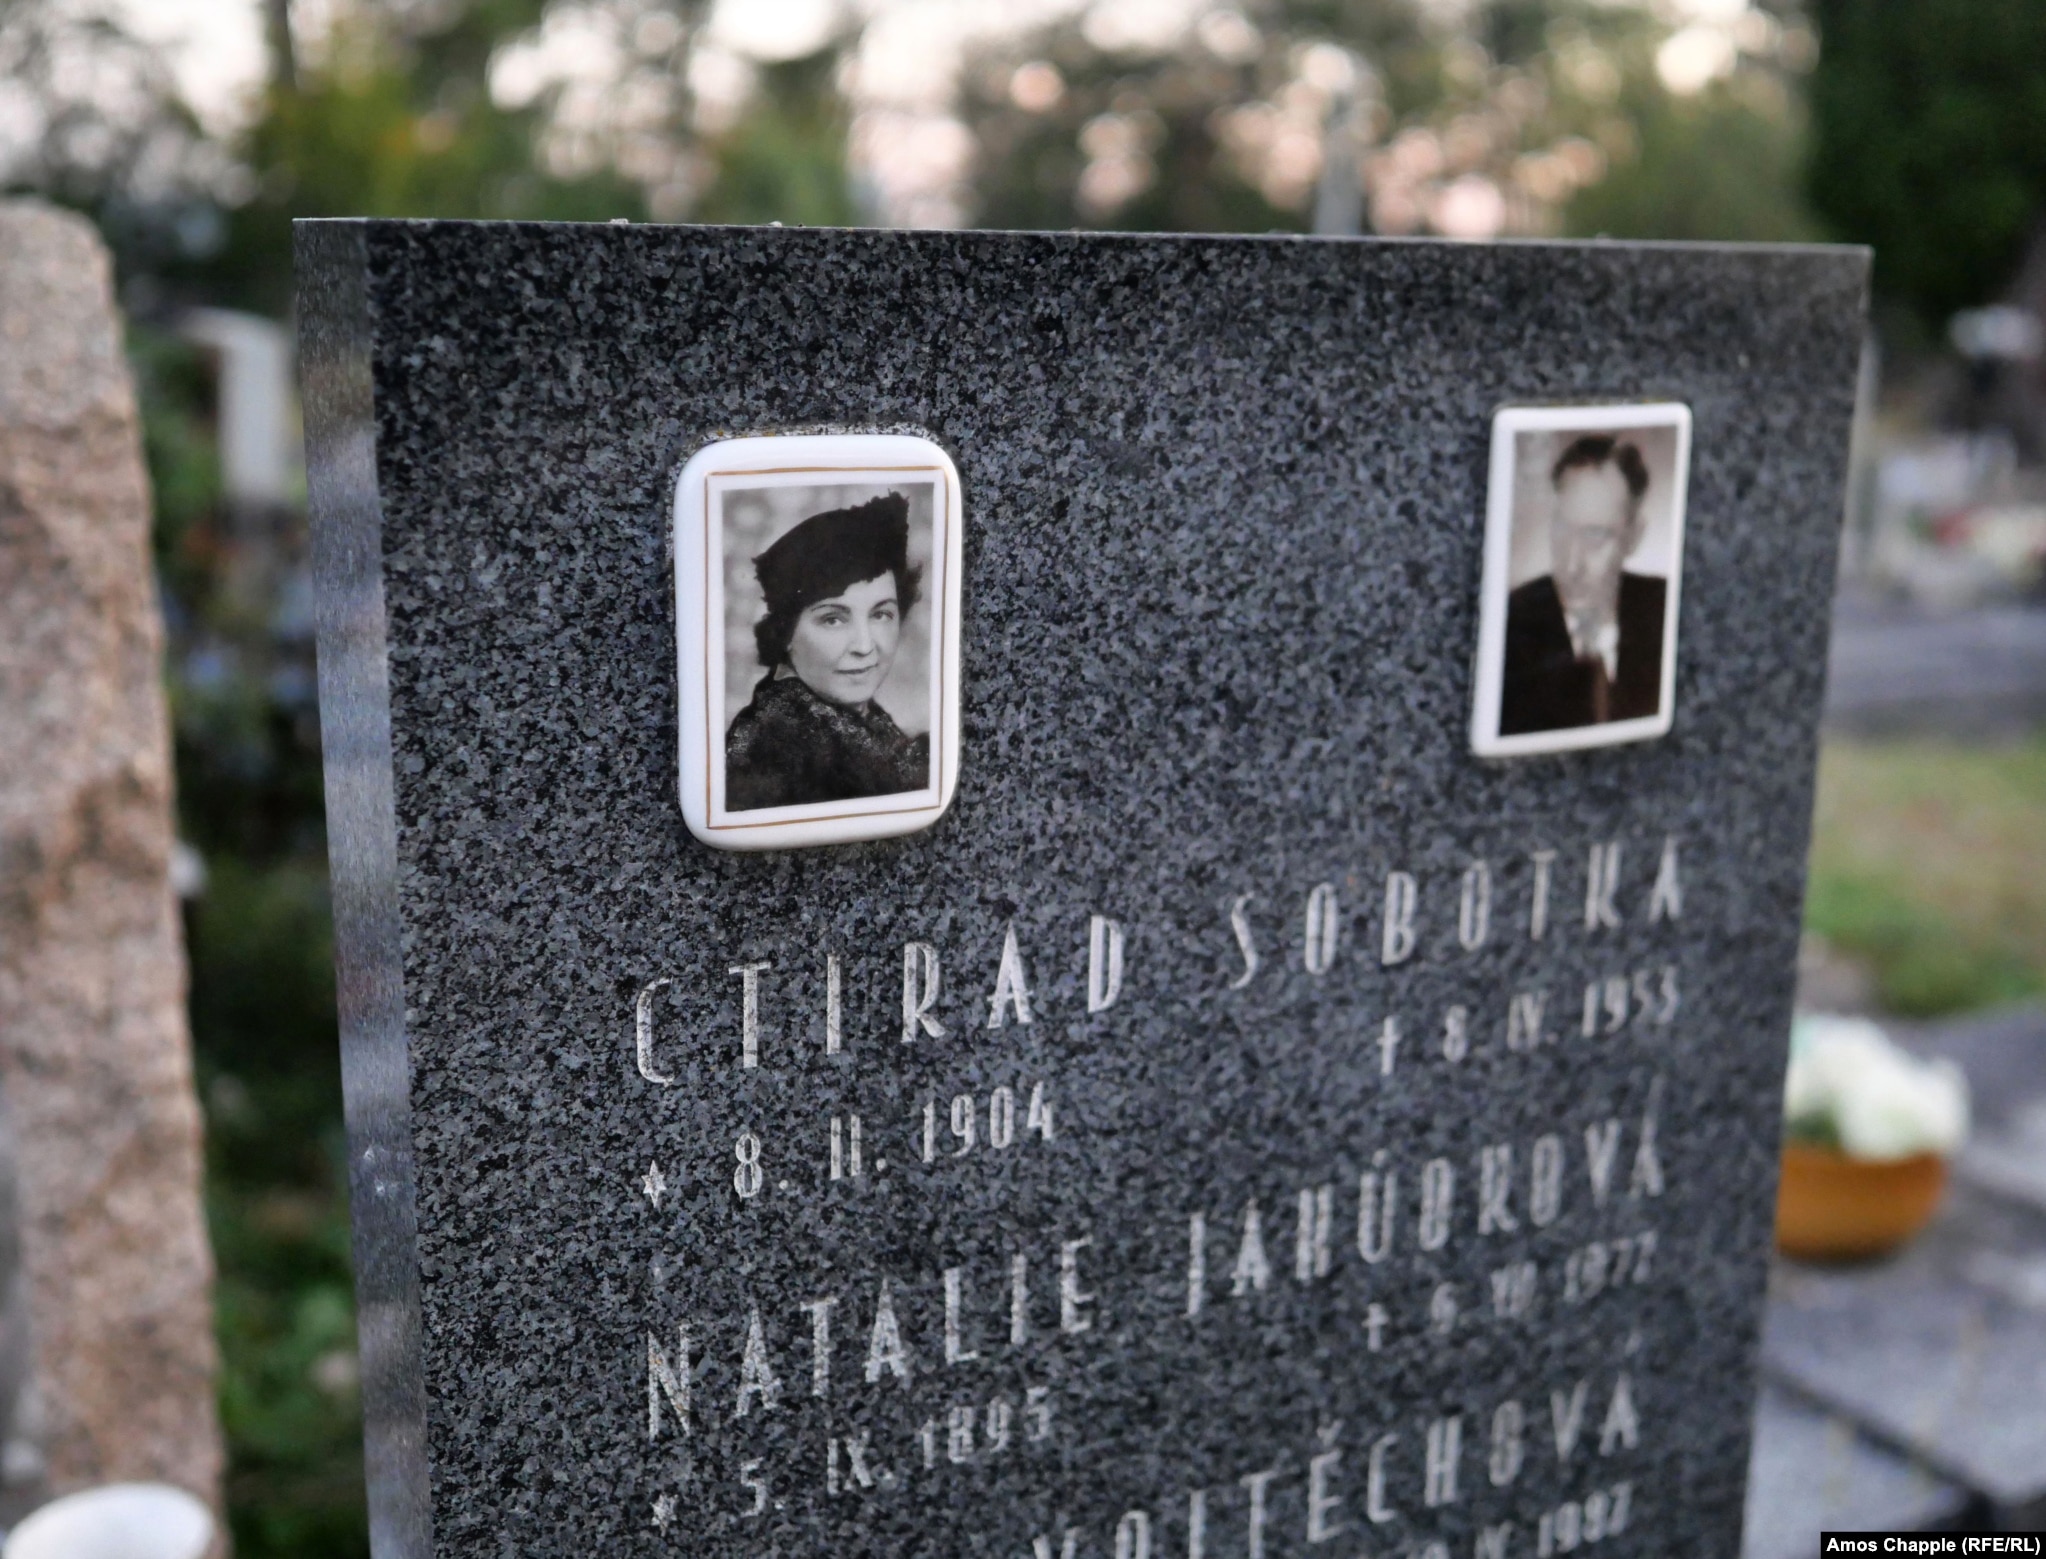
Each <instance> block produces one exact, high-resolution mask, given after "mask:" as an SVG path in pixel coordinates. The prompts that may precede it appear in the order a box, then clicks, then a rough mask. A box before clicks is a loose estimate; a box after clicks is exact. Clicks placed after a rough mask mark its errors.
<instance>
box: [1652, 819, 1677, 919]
mask: <svg viewBox="0 0 2046 1559" xmlns="http://www.w3.org/2000/svg"><path fill="white" fill-rule="evenodd" d="M1683 913H1684V888H1683V884H1682V883H1681V882H1679V881H1678V880H1677V840H1676V835H1674V834H1671V835H1670V836H1668V837H1667V838H1665V839H1664V840H1663V842H1662V861H1661V863H1660V864H1658V865H1657V866H1656V868H1655V886H1654V887H1653V888H1651V889H1650V890H1649V893H1648V923H1649V924H1650V925H1654V924H1655V923H1656V922H1657V921H1658V920H1677V919H1680V918H1682V916H1683Z"/></svg>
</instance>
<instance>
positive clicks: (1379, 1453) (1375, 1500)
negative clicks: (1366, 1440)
mask: <svg viewBox="0 0 2046 1559" xmlns="http://www.w3.org/2000/svg"><path fill="white" fill-rule="evenodd" d="M1399 1439H1400V1437H1399V1436H1398V1435H1396V1434H1388V1435H1380V1436H1379V1437H1378V1438H1377V1439H1376V1440H1374V1441H1372V1443H1371V1455H1370V1457H1369V1458H1368V1459H1367V1460H1366V1462H1365V1466H1364V1516H1365V1519H1366V1520H1368V1521H1369V1522H1370V1523H1371V1524H1372V1525H1373V1526H1381V1527H1382V1526H1384V1525H1385V1524H1386V1522H1388V1521H1397V1520H1399V1517H1400V1513H1399V1512H1398V1511H1397V1510H1395V1509H1393V1507H1392V1506H1391V1505H1389V1504H1387V1503H1386V1500H1385V1458H1386V1457H1387V1455H1389V1454H1390V1453H1391V1451H1392V1448H1393V1447H1394V1446H1395V1445H1398V1444H1399Z"/></svg>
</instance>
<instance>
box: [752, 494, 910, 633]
mask: <svg viewBox="0 0 2046 1559" xmlns="http://www.w3.org/2000/svg"><path fill="white" fill-rule="evenodd" d="M753 573H754V576H755V577H756V578H757V579H759V581H760V590H761V593H762V594H763V595H765V596H766V597H767V615H766V616H765V617H764V618H762V619H761V620H760V622H759V623H757V624H756V625H755V626H754V629H753V637H754V643H755V645H756V646H757V648H758V649H759V652H760V663H761V664H762V665H763V666H774V665H778V664H779V663H780V662H781V659H782V657H783V656H784V655H785V654H787V653H788V647H789V635H790V634H791V633H792V632H793V631H794V629H795V624H796V619H797V618H798V617H799V616H801V615H802V613H803V609H804V608H805V607H809V606H814V605H816V604H817V603H818V602H819V601H828V600H830V599H831V597H833V596H835V595H837V594H839V593H840V592H841V591H843V590H845V589H846V588H848V587H849V586H852V585H856V584H858V583H859V582H860V581H861V580H863V579H873V578H875V577H876V576H877V575H881V574H893V575H894V576H895V589H896V604H897V606H898V607H899V608H900V609H901V610H902V611H903V612H904V613H905V614H906V613H907V612H908V611H909V609H910V607H911V606H912V605H913V604H915V601H916V584H917V579H918V577H919V575H920V573H921V570H912V569H911V568H910V566H909V499H908V498H906V497H905V496H903V495H902V494H901V493H888V494H886V495H885V496H883V497H880V498H870V499H868V500H867V502H865V503H863V504H856V505H854V506H853V507H852V508H850V509H828V510H826V511H825V512H824V513H822V514H813V515H811V516H810V518H808V519H807V520H805V521H803V523H802V524H800V525H798V526H796V527H795V528H794V529H792V530H790V531H788V532H786V533H785V534H784V535H782V536H781V537H780V538H779V539H778V540H777V541H776V542H775V543H774V545H773V546H771V547H769V548H768V549H767V550H766V551H764V552H762V553H760V554H759V555H758V556H757V557H755V558H754V559H753Z"/></svg>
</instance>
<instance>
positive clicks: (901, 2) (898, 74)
mask: <svg viewBox="0 0 2046 1559" xmlns="http://www.w3.org/2000/svg"><path fill="white" fill-rule="evenodd" d="M113 3H114V4H115V5H116V6H117V7H118V8H119V9H120V10H121V11H122V12H123V13H124V14H125V15H126V16H127V17H128V19H129V21H130V23H131V24H132V26H133V27H134V29H135V31H136V32H137V33H138V34H140V35H141V36H143V37H145V38H148V39H149V40H151V41H152V42H155V43H158V44H160V45H161V46H163V48H164V49H165V51H166V54H167V56H168V58H169V59H170V61H171V65H172V68H173V69H174V70H175V71H176V72H177V75H178V79H179V81H180V82H181V83H182V84H183V86H184V88H185V90H186V92H187V94H188V95H189V96H190V99H191V101H192V103H193V105H194V107H196V108H197V109H198V110H199V111H200V112H201V113H202V114H203V115H204V116H205V117H206V118H207V120H208V121H209V123H210V124H212V125H214V126H224V125H225V124H227V123H229V122H231V121H232V119H233V118H234V116H235V114H236V112H237V110H238V106H239V104H240V103H242V102H243V101H245V99H246V96H247V94H248V93H249V92H250V91H251V90H252V89H253V88H254V87H255V86H257V85H258V84H259V83H260V82H261V80H262V78H263V72H264V69H265V61H264V49H263V31H262V20H261V0H113ZM1211 3H1213V0H1094V3H1093V5H1092V10H1093V12H1094V13H1095V14H1094V17H1093V20H1092V22H1091V23H1090V30H1094V29H1097V28H1098V30H1099V31H1100V32H1102V33H1103V34H1104V35H1106V36H1113V37H1115V38H1117V39H1118V40H1127V41H1130V42H1138V41H1144V40H1148V39H1152V38H1156V39H1160V40H1163V39H1169V38H1171V37H1172V36H1174V35H1175V34H1176V33H1177V32H1179V30H1180V29H1182V28H1184V27H1185V26H1186V24H1187V22H1188V20H1189V19H1190V17H1191V16H1192V15H1193V14H1195V13H1197V12H1199V11H1200V10H1203V9H1205V8H1206V7H1207V5H1209V4H1211ZM1445 3H1446V0H1445ZM1087 4H1088V0H1003V3H1001V4H991V3H989V0H718V8H717V12H716V20H715V23H714V26H715V30H716V33H717V34H718V38H719V41H720V42H722V43H724V44H725V45H726V47H728V48H729V49H731V50H732V51H733V52H734V53H739V54H749V55H753V56H755V57H757V58H772V57H776V56H781V57H789V56H793V55H796V54H801V53H807V52H808V51H809V50H810V49H813V48H815V47H816V46H817V45H818V44H820V43H822V42H823V41H824V38H825V37H826V36H827V34H828V33H829V31H830V28H831V26H832V24H833V22H834V20H835V19H836V18H837V16H838V15H840V14H841V5H844V6H845V7H846V8H848V9H851V10H853V11H855V12H857V13H859V14H863V15H865V16H867V17H868V18H869V26H868V29H867V36H866V38H865V40H864V43H863V47H862V48H861V50H860V68H859V73H858V80H857V85H856V90H857V95H858V96H859V97H860V98H861V99H863V100H865V101H867V102H869V103H874V102H881V103H899V104H904V105H909V104H916V105H919V106H935V105H936V102H937V101H938V100H941V99H942V95H943V92H944V88H945V86H946V84H947V82H948V80H949V77H950V74H951V67H952V65H953V63H954V61H956V59H957V58H958V53H959V50H960V49H961V48H962V47H963V46H964V45H965V44H966V43H967V42H968V41H969V40H970V39H972V38H973V37H974V36H975V35H983V36H984V35H986V34H988V33H990V32H997V31H1015V30H1018V29H1021V28H1025V27H1029V26H1031V25H1033V24H1035V23H1037V22H1041V21H1044V20H1046V19H1048V18H1050V17H1052V16H1056V15H1059V14H1061V13H1065V12H1071V11H1074V10H1077V9H1080V8H1081V7H1082V6H1084V5H1087ZM297 9H298V11H299V13H300V15H301V16H303V17H304V18H305V19H306V21H307V22H308V23H310V24H312V25H313V26H317V25H318V24H317V20H316V17H317V13H319V12H320V11H323V10H324V9H325V5H324V4H323V3H322V0H297ZM1748 9H1749V0H1669V3H1668V5H1667V10H1668V11H1669V12H1670V13H1673V14H1674V15H1675V16H1676V17H1678V18H1680V19H1686V20H1689V21H1691V22H1692V23H1693V24H1694V26H1693V27H1692V28H1691V29H1690V31H1689V34H1688V36H1687V37H1686V39H1685V43H1686V44H1688V45H1690V46H1691V48H1690V51H1689V56H1688V57H1686V58H1680V59H1678V60H1675V61H1673V62H1672V63H1674V64H1676V65H1677V66H1678V69H1679V70H1683V69H1685V67H1686V66H1687V65H1688V64H1689V61H1690V59H1692V58H1695V59H1698V60H1702V61H1704V63H1703V64H1702V65H1701V66H1700V67H1699V68H1700V69H1702V70H1709V69H1710V66H1711V61H1710V60H1709V59H1707V58H1706V57H1707V56H1709V55H1710V54H1711V51H1712V48H1713V46H1714V41H1713V38H1712V36H1711V35H1712V34H1713V33H1717V32H1722V31H1728V30H1731V29H1732V28H1733V27H1734V26H1735V25H1737V24H1738V22H1739V20H1740V19H1741V18H1742V17H1743V16H1744V15H1745V13H1746V12H1747V11H1748ZM1106 36H1105V37H1104V39H1103V41H1106ZM1678 53H1679V55H1680V56H1683V55H1684V54H1685V50H1684V48H1683V47H1682V46H1679V49H1678ZM1665 73H1666V74H1669V73H1670V72H1669V71H1667V70H1666V72H1665ZM1675 84H1676V83H1675V82H1672V85H1675Z"/></svg>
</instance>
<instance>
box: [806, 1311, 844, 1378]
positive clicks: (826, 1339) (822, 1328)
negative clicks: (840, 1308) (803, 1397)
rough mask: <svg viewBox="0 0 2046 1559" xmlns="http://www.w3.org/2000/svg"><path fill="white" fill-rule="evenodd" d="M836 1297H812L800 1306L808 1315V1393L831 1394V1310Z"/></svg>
mask: <svg viewBox="0 0 2046 1559" xmlns="http://www.w3.org/2000/svg"><path fill="white" fill-rule="evenodd" d="M837 1304H838V1299H837V1297H836V1296H833V1297H832V1298H829V1299H813V1300H811V1301H810V1302H809V1303H808V1304H806V1305H803V1306H801V1307H800V1308H801V1309H802V1311H803V1312H804V1314H806V1315H808V1316H809V1317H810V1395H811V1396H813V1397H828V1396H830V1395H831V1312H832V1310H833V1309H834V1308H835V1307H836V1306H837Z"/></svg>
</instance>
